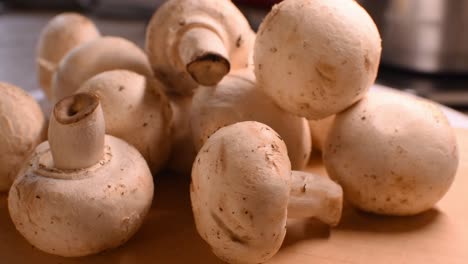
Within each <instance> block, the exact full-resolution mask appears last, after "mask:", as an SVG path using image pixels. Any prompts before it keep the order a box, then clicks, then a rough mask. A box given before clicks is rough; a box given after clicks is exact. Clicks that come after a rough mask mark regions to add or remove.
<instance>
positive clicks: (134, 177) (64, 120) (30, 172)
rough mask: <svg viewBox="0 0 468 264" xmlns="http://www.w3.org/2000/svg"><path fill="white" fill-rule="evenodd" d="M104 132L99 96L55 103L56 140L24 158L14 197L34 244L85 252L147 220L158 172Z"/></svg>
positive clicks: (121, 239)
mask: <svg viewBox="0 0 468 264" xmlns="http://www.w3.org/2000/svg"><path fill="white" fill-rule="evenodd" d="M104 130H105V127H104V117H103V113H102V108H101V105H100V103H99V100H98V98H97V97H96V96H94V95H91V94H76V95H73V96H70V97H66V98H65V99H63V100H61V101H60V102H58V103H57V104H56V106H55V108H54V110H53V114H52V118H51V121H50V127H49V141H46V142H44V143H42V144H40V145H39V146H38V147H37V148H36V150H35V152H34V154H33V155H32V156H31V157H30V158H29V160H28V161H27V162H26V163H25V164H24V168H23V169H22V173H21V174H20V175H19V176H18V178H16V180H15V181H14V183H13V185H12V188H11V189H10V193H9V196H8V209H9V212H10V216H11V218H12V220H13V223H14V224H15V226H16V229H17V230H18V231H19V232H20V233H21V234H22V235H23V236H24V237H25V238H26V240H27V241H28V242H29V243H31V244H32V245H33V246H34V247H36V248H38V249H40V250H42V251H45V252H47V253H50V254H55V255H60V256H64V257H78V256H85V255H90V254H95V253H98V252H101V251H103V250H107V249H110V248H115V247H118V246H119V245H122V244H123V243H125V242H126V241H127V240H128V239H129V238H130V237H131V236H132V235H133V234H134V233H135V232H136V231H137V230H138V228H139V227H140V226H141V224H142V222H143V219H144V217H145V215H146V214H147V212H148V210H149V208H150V206H151V201H152V198H153V178H152V176H151V172H150V170H149V168H148V166H147V164H146V162H145V160H144V159H143V158H142V156H141V155H140V153H138V151H137V150H136V149H135V148H133V147H132V146H130V145H129V144H127V143H126V142H125V141H123V140H121V139H118V138H115V137H112V136H109V135H104Z"/></svg>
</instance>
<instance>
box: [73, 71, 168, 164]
mask: <svg viewBox="0 0 468 264" xmlns="http://www.w3.org/2000/svg"><path fill="white" fill-rule="evenodd" d="M78 92H90V93H93V94H96V95H97V96H98V97H99V99H100V102H101V105H102V109H103V112H104V117H105V123H106V125H105V126H106V134H109V135H112V136H115V137H118V138H121V139H123V140H125V141H126V142H128V143H130V144H131V145H133V146H134V147H135V148H136V149H137V150H138V151H139V152H140V153H141V154H142V155H143V157H144V158H145V159H146V161H147V162H148V164H149V166H150V168H151V170H152V172H154V173H156V172H158V171H159V170H160V169H161V168H162V166H163V165H164V164H165V162H166V161H167V159H168V157H169V151H170V140H169V138H170V137H171V130H170V123H171V119H172V111H171V108H170V104H169V100H168V98H167V97H166V95H165V94H164V92H163V84H161V83H160V82H159V81H158V80H156V79H154V78H146V77H145V76H143V75H140V74H137V73H134V72H130V71H126V70H114V71H107V72H103V73H100V74H98V75H96V76H94V77H92V78H91V79H89V80H88V81H86V82H85V83H84V84H83V85H82V86H81V88H80V89H79V90H78Z"/></svg>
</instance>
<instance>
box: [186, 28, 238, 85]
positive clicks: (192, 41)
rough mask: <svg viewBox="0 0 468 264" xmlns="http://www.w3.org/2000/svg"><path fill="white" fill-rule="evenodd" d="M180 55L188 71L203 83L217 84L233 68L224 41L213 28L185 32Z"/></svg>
mask: <svg viewBox="0 0 468 264" xmlns="http://www.w3.org/2000/svg"><path fill="white" fill-rule="evenodd" d="M179 55H180V59H181V61H182V63H183V64H184V65H185V67H186V70H187V72H188V73H189V74H190V76H192V78H193V79H194V80H195V81H196V82H197V83H199V84H201V85H205V86H212V85H216V84H217V83H219V82H220V81H221V80H222V79H223V77H224V76H225V75H226V74H228V73H229V71H230V69H231V65H230V62H229V59H228V58H229V56H228V52H227V50H226V47H225V45H224V43H223V41H222V39H221V38H220V37H219V35H218V34H216V32H214V31H213V30H211V29H207V28H192V29H189V30H188V31H187V32H185V34H184V36H183V37H182V38H181V42H180V44H179Z"/></svg>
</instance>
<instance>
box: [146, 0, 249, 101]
mask: <svg viewBox="0 0 468 264" xmlns="http://www.w3.org/2000/svg"><path fill="white" fill-rule="evenodd" d="M254 39H255V33H254V32H253V31H252V29H251V28H250V26H249V23H248V22H247V19H246V18H245V17H244V16H243V14H242V13H241V12H240V11H239V9H237V7H236V6H235V5H234V4H233V3H232V2H231V1H229V0H198V1H191V0H169V1H167V2H166V3H164V4H163V5H162V6H161V7H160V8H159V9H158V10H157V11H156V13H155V14H154V15H153V18H152V19H151V21H150V23H149V25H148V29H147V32H146V52H147V54H148V57H149V60H150V62H151V66H152V67H153V71H154V73H155V75H156V77H158V78H159V79H160V80H163V81H164V82H166V84H167V85H168V87H170V88H172V92H173V93H178V94H182V95H190V94H192V92H193V91H192V90H193V89H195V88H196V87H198V84H201V85H215V84H217V83H218V82H219V81H220V80H221V79H222V78H223V77H224V76H225V75H226V74H228V73H229V71H230V70H235V69H240V68H244V67H247V65H248V63H249V61H250V60H251V53H252V50H253V43H254Z"/></svg>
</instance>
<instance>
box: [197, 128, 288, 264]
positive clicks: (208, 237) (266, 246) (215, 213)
mask: <svg viewBox="0 0 468 264" xmlns="http://www.w3.org/2000/svg"><path fill="white" fill-rule="evenodd" d="M290 185H291V164H290V162H289V158H288V155H287V150H286V145H285V144H284V142H283V140H282V139H281V138H280V136H279V135H278V134H277V133H276V132H274V131H273V129H271V128H270V127H268V126H266V125H263V124H261V123H257V122H252V121H248V122H240V123H236V124H234V125H230V126H227V127H223V128H221V129H219V130H218V131H217V132H216V133H214V134H213V135H212V136H211V137H210V138H209V139H208V140H207V141H206V143H205V145H203V147H202V148H201V150H200V152H199V153H198V155H197V157H196V161H195V162H194V164H193V169H192V184H191V186H190V194H191V200H192V209H193V214H194V218H195V224H196V227H197V230H198V233H199V234H200V236H201V237H202V238H203V239H204V240H205V241H206V242H207V243H208V244H209V245H210V246H211V248H212V250H213V252H214V253H215V254H216V255H217V256H218V257H219V258H221V259H223V260H225V261H226V262H228V263H261V262H265V261H266V260H268V259H269V258H271V257H272V256H273V255H274V254H275V253H276V252H277V251H278V250H279V248H280V246H281V244H282V242H283V239H284V236H285V234H286V217H287V216H286V214H287V208H288V199H289V193H290V187H291V186H290Z"/></svg>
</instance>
